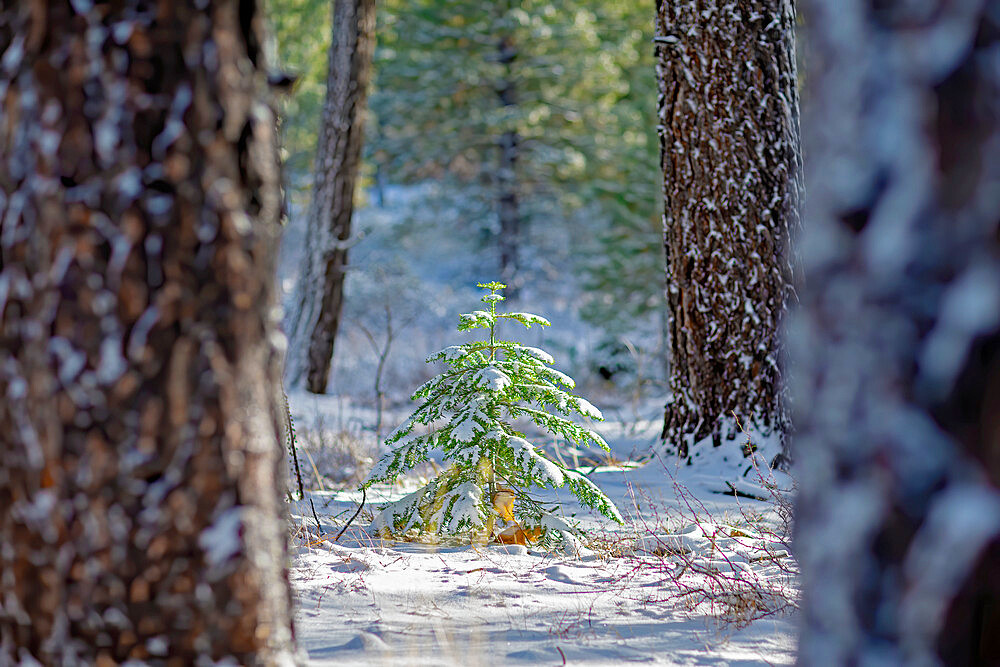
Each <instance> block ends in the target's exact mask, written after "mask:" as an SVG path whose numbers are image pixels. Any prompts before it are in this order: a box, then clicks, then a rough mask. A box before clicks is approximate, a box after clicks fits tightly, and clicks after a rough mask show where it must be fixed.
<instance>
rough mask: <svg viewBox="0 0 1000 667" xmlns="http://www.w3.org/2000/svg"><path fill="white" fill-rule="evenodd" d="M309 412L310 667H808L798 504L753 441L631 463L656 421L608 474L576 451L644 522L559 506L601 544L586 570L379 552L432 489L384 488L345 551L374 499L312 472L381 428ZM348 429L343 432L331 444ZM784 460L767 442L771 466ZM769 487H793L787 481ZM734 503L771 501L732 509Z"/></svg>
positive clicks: (305, 440)
mask: <svg viewBox="0 0 1000 667" xmlns="http://www.w3.org/2000/svg"><path fill="white" fill-rule="evenodd" d="M291 404H292V412H293V415H294V416H295V418H296V427H297V429H298V431H299V435H300V437H299V443H300V445H299V447H300V449H301V450H302V451H300V458H302V460H301V461H300V464H301V466H302V467H303V468H304V469H305V470H306V471H307V474H306V478H307V486H308V487H312V488H313V490H311V491H309V492H308V493H307V497H306V500H304V501H299V502H296V503H294V505H293V522H294V525H295V526H296V530H295V534H294V537H293V549H292V550H293V561H292V570H291V579H292V585H293V587H294V591H295V596H296V603H297V612H296V633H297V636H298V641H299V644H300V646H301V647H302V648H303V649H304V650H305V651H306V652H307V653H308V658H309V664H313V665H324V664H330V665H463V666H475V665H500V664H503V665H509V664H532V665H562V664H569V665H574V664H580V665H584V664H585V665H602V664H607V665H611V664H620V663H623V662H640V663H649V664H669V665H710V664H711V665H778V664H791V663H792V662H794V656H795V628H794V607H795V599H796V595H797V593H796V583H795V566H794V562H793V561H792V559H791V558H790V556H789V555H788V549H787V544H786V542H787V540H786V538H785V526H784V525H783V515H784V511H783V508H782V501H781V498H782V497H783V496H782V494H780V493H776V492H775V491H774V488H773V486H768V484H767V483H765V482H764V480H763V478H762V475H760V473H759V468H756V467H754V466H753V465H751V463H752V462H751V459H747V458H744V457H743V455H742V453H741V448H742V447H743V445H744V444H745V443H746V441H747V437H746V436H744V435H742V434H741V435H739V436H738V437H737V438H736V439H735V440H730V441H724V442H723V444H722V445H721V446H720V447H718V448H713V447H712V446H711V444H709V443H705V444H703V445H698V447H697V449H698V450H699V454H698V456H696V457H694V462H693V464H692V465H682V466H678V465H676V464H675V463H674V462H673V461H670V462H664V461H663V460H662V459H660V458H658V457H652V458H651V459H649V460H648V461H646V462H644V463H641V464H639V463H638V462H634V461H630V459H635V458H637V455H636V452H637V451H642V449H643V448H644V445H648V443H650V442H652V441H653V440H655V438H656V435H657V432H658V430H659V421H658V416H659V413H658V411H657V410H656V408H655V406H651V409H650V410H647V412H648V413H649V414H648V419H646V420H641V419H640V420H638V421H631V422H630V423H629V424H628V426H626V425H625V424H624V423H623V422H615V421H608V422H604V423H602V424H598V425H597V430H599V431H600V432H601V433H602V435H603V436H604V437H605V438H606V439H607V440H608V442H609V443H610V444H611V446H612V452H611V455H610V456H607V455H604V456H603V458H602V459H596V460H595V459H587V458H586V455H585V454H583V453H580V452H576V453H575V454H576V458H575V459H572V461H573V463H575V464H579V466H578V467H577V469H578V470H581V471H583V472H585V473H590V478H591V479H592V480H593V481H594V482H595V483H596V484H598V485H599V486H600V487H601V489H602V490H603V491H604V492H605V493H606V494H607V495H608V496H609V497H610V498H612V499H613V500H614V501H615V502H616V504H617V505H618V507H619V509H620V510H621V512H622V514H623V515H624V516H625V518H626V522H625V525H623V526H616V525H609V524H608V522H607V521H604V520H601V519H599V518H598V517H595V516H593V515H590V514H587V513H586V512H585V511H584V510H583V509H581V508H580V506H579V505H577V504H575V503H573V502H570V500H569V499H570V498H572V496H568V494H565V493H564V494H562V497H559V494H558V493H556V492H547V496H546V497H547V498H548V499H557V498H558V500H560V501H562V502H563V503H564V510H565V511H566V512H567V513H576V519H577V520H579V521H580V522H581V525H582V526H583V527H584V530H585V538H584V540H583V542H584V544H583V545H582V546H581V548H579V549H578V550H576V551H574V552H572V553H570V552H565V551H563V552H550V551H545V550H536V549H533V548H526V547H524V546H520V545H500V544H484V545H442V544H438V545H430V544H421V543H413V542H395V541H386V540H382V539H380V538H378V537H377V536H376V535H375V533H374V532H373V531H372V530H370V528H369V526H368V524H369V523H370V521H371V516H372V515H371V512H370V509H372V508H374V507H377V505H378V504H379V502H381V501H384V500H388V499H395V498H398V497H401V496H402V495H403V494H405V493H407V492H409V491H412V490H413V489H415V488H416V486H417V485H418V484H420V483H422V482H421V479H420V478H419V477H415V478H411V479H407V480H403V481H402V482H401V483H400V484H398V485H397V486H395V487H392V488H388V487H381V488H379V487H376V488H374V489H372V491H371V492H370V493H369V496H368V498H367V501H368V502H367V504H366V505H365V508H364V510H363V511H362V513H361V514H360V515H359V516H358V518H357V519H356V520H355V522H354V523H353V524H352V525H351V526H350V527H349V529H348V530H347V531H346V533H344V534H343V535H342V536H341V537H340V538H339V539H335V538H336V537H337V534H338V533H339V532H340V530H341V527H342V526H343V525H344V524H345V522H346V521H347V519H348V518H349V517H350V516H351V515H352V514H353V513H354V512H355V510H356V509H357V507H358V503H359V502H360V500H361V494H360V493H359V492H358V491H356V490H354V489H355V484H356V480H346V479H345V480H342V481H341V483H339V484H337V483H335V482H331V480H330V479H329V478H325V481H324V478H323V477H322V476H317V475H316V474H310V472H318V470H319V469H322V468H323V467H324V465H325V464H324V462H326V464H329V463H330V457H331V456H332V455H333V454H335V452H333V451H332V448H331V447H330V446H329V445H328V444H324V443H329V442H331V441H332V440H331V439H332V438H339V442H341V443H343V442H344V439H345V437H347V438H348V439H350V431H351V429H350V428H347V429H345V428H343V426H344V424H345V423H347V422H349V421H350V419H348V420H346V421H345V419H344V414H345V413H346V414H351V415H355V417H356V419H357V421H358V422H361V421H368V420H369V419H370V415H361V416H357V411H356V410H354V409H352V408H351V407H350V406H347V408H346V409H345V407H344V401H343V399H337V398H336V397H314V396H308V397H306V396H300V395H293V396H292V397H291ZM334 422H336V423H337V425H338V428H337V429H329V428H328V425H329V424H332V423H334ZM369 423H370V422H369ZM360 435H361V434H360V433H355V436H356V437H355V442H361V441H362V440H363V438H361V437H360ZM372 443H374V439H372ZM373 446H374V445H372V447H373ZM770 449H771V447H770V446H768V445H767V443H766V442H765V444H764V445H763V446H761V448H760V450H759V454H760V456H758V457H757V460H758V461H763V460H765V458H766V457H767V456H768V455H769V454H770V453H771V452H770V451H769V450H770ZM371 453H372V454H375V452H371ZM561 454H562V455H563V456H566V457H572V456H573V455H574V453H573V452H568V453H567V452H563V453H561ZM702 454H704V456H702ZM349 455H350V456H352V457H355V458H358V457H361V458H363V457H364V452H360V451H357V450H355V451H352V452H349ZM317 461H319V463H317ZM341 467H343V466H342V464H341ZM348 472H350V471H349V470H348ZM430 472H431V471H430V470H427V471H425V473H428V474H429V473H430ZM359 474H360V473H359ZM754 480H756V481H754ZM727 482H728V484H727ZM769 482H770V483H776V484H777V487H778V488H780V487H782V486H787V485H789V480H788V478H787V477H784V476H782V475H780V474H779V475H778V479H775V478H774V477H773V476H771V477H769ZM730 484H731V485H732V487H730V486H729V485H730ZM332 486H339V487H340V488H342V489H345V490H335V489H334V488H331V487H332ZM731 488H737V489H739V490H740V492H741V493H742V494H745V496H758V497H760V498H764V500H756V499H753V498H749V497H734V496H733V495H722V494H721V493H720V492H721V491H725V490H727V489H731ZM310 500H311V501H312V503H311V505H310V502H309V501H310ZM313 507H314V508H315V517H314V513H313ZM317 520H318V524H319V525H318V526H317Z"/></svg>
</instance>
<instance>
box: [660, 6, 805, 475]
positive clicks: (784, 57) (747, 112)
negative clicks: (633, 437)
mask: <svg viewBox="0 0 1000 667" xmlns="http://www.w3.org/2000/svg"><path fill="white" fill-rule="evenodd" d="M794 26H795V10H794V4H793V2H792V0H750V1H744V2H733V1H732V0H708V1H704V0H701V1H697V2H696V1H695V0H658V2H657V22H656V28H657V32H656V38H655V42H656V48H657V73H658V79H659V84H660V97H659V119H660V127H659V132H660V145H661V154H660V155H661V166H662V169H663V179H664V187H663V194H664V200H665V211H664V219H663V225H664V244H665V247H666V258H667V260H666V262H667V264H666V272H667V301H668V305H669V311H670V322H669V333H670V391H671V395H672V398H671V400H670V402H669V403H668V404H667V406H666V410H665V415H664V427H663V434H662V440H663V442H664V445H665V446H666V447H667V448H668V449H669V450H670V451H674V452H677V453H679V454H680V455H682V456H684V455H686V454H687V453H688V450H689V448H690V446H691V445H693V444H694V443H696V442H698V441H699V440H701V439H703V438H705V437H706V436H710V435H711V436H713V439H714V442H715V444H719V443H720V442H721V439H722V438H723V437H728V438H732V437H733V436H734V435H735V433H734V426H735V424H734V421H733V419H732V414H733V413H735V414H736V416H737V417H738V418H739V419H740V420H741V421H742V422H743V423H748V422H749V423H752V424H753V425H754V426H756V427H757V429H758V430H760V431H762V432H764V433H767V432H769V431H772V430H776V431H778V432H784V429H785V427H786V423H787V418H786V414H785V407H784V405H783V399H782V394H783V391H782V370H781V366H782V363H781V356H782V345H781V336H780V332H779V323H780V321H781V319H782V317H783V314H784V312H785V309H786V306H787V304H788V302H789V300H790V299H791V298H792V294H793V291H792V289H791V282H790V281H791V275H792V270H791V262H790V258H789V252H788V248H787V246H788V237H789V231H790V230H792V229H794V228H796V227H797V226H798V224H799V217H798V216H799V214H798V206H799V199H800V156H799V136H798V94H797V91H796V66H795V65H796V63H795V39H794Z"/></svg>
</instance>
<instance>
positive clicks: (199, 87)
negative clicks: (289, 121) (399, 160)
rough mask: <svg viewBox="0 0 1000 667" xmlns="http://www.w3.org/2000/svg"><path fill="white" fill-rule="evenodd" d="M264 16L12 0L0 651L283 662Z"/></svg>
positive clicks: (3, 123) (7, 55) (271, 156)
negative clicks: (17, 0) (263, 97)
mask: <svg viewBox="0 0 1000 667" xmlns="http://www.w3.org/2000/svg"><path fill="white" fill-rule="evenodd" d="M262 20H263V19H262V15H261V12H260V8H259V6H258V5H257V4H256V3H254V2H252V1H247V0H240V1H239V2H237V1H236V0H205V1H202V2H195V1H193V0H175V1H174V2H170V3H159V4H157V5H153V6H149V4H148V3H146V2H139V1H138V0H126V1H124V2H120V3H115V4H113V5H112V4H107V3H89V2H87V3H85V2H74V3H69V2H59V3H56V2H42V1H31V2H22V3H16V4H13V5H5V7H4V9H3V10H2V11H0V53H2V55H0V396H2V400H0V434H2V435H0V452H2V456H0V663H2V664H5V665H7V664H37V663H36V662H35V661H40V662H41V663H42V664H60V665H62V664H67V665H68V664H113V663H119V662H123V661H126V660H129V659H132V660H136V661H141V662H147V663H162V662H165V661H166V660H167V659H168V657H169V659H171V660H174V661H178V662H184V663H190V664H194V663H196V662H205V661H226V660H228V661H230V662H234V663H239V664H278V663H283V662H288V661H290V660H292V656H293V645H292V641H293V638H292V627H291V623H292V614H291V604H290V594H289V589H288V586H287V574H286V572H285V558H286V553H285V551H286V549H285V538H286V529H285V523H284V521H282V516H283V508H284V506H283V503H282V502H281V499H280V493H282V492H283V490H284V484H283V478H282V474H283V471H284V467H285V466H284V460H283V456H282V448H281V444H280V442H279V437H280V433H281V419H282V416H281V412H280V407H279V405H278V403H277V401H276V397H277V396H278V395H280V391H279V389H278V387H279V385H278V384H277V383H278V382H279V381H280V365H281V364H280V354H279V351H278V349H277V348H276V346H275V341H276V339H275V336H276V322H274V321H273V320H274V312H275V311H274V290H273V286H272V283H273V275H274V247H275V245H276V241H277V238H276V237H277V234H278V232H279V229H280V228H279V226H278V223H277V218H278V215H279V211H280V197H279V190H278V185H279V184H278V170H277V155H276V153H275V150H274V147H275V143H274V141H273V130H274V120H273V115H272V114H271V112H270V109H269V108H268V106H267V105H266V104H264V103H262V102H261V101H260V99H261V98H260V93H261V92H262V90H263V88H264V85H265V78H266V77H265V73H264V69H263V63H262V62H261V60H262V55H261V51H260V44H261V42H262V40H261V36H262Z"/></svg>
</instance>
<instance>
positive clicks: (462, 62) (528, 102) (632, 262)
mask: <svg viewBox="0 0 1000 667" xmlns="http://www.w3.org/2000/svg"><path fill="white" fill-rule="evenodd" d="M330 4H331V3H330V1H329V0H325V1H324V0H271V2H270V3H269V8H270V15H271V21H272V27H273V30H274V33H275V35H276V37H277V43H278V54H279V61H280V63H281V64H282V66H284V67H285V68H287V69H289V70H291V71H293V72H295V73H297V74H299V75H300V80H299V83H298V84H297V86H296V89H295V93H294V95H292V96H291V97H290V98H289V99H288V100H287V101H286V102H285V108H284V109H283V111H284V125H283V137H284V151H285V158H286V169H287V171H288V174H289V180H290V181H291V182H292V183H293V190H294V189H296V187H294V186H297V187H298V188H299V189H303V188H307V187H308V186H309V185H310V184H311V162H312V158H313V154H314V152H315V141H316V134H317V128H318V123H319V118H320V112H321V109H322V104H323V95H324V81H325V74H326V62H327V53H326V50H327V48H328V46H329V39H330V27H329V20H330V19H329V17H330ZM654 15H655V8H654V2H653V0H636V1H633V0H629V1H627V2H625V1H622V0H550V1H541V0H517V1H516V0H380V2H379V5H378V27H377V47H376V55H375V83H374V90H373V91H372V95H371V97H370V100H369V101H370V117H369V121H368V125H367V128H366V140H365V154H366V161H367V163H368V173H369V174H370V173H371V170H372V169H373V168H375V167H378V169H379V171H380V175H381V177H382V178H384V180H385V181H387V182H389V183H395V184H407V183H418V182H422V181H426V180H429V179H433V180H437V181H439V182H445V183H448V184H449V189H450V190H452V191H453V192H455V193H456V199H458V200H462V206H464V207H465V208H466V210H467V211H468V212H469V213H468V217H469V218H470V219H475V220H477V222H478V223H480V224H484V223H485V224H487V225H488V224H489V219H490V218H491V217H492V212H493V200H492V198H493V197H494V196H495V189H494V184H495V179H496V170H497V168H498V163H499V148H498V147H497V142H498V138H499V137H500V136H501V135H502V134H503V133H504V132H507V131H516V132H517V133H518V135H519V137H520V140H521V143H520V155H519V161H518V174H517V179H518V190H519V195H520V199H521V206H522V210H521V212H522V215H523V217H524V220H525V222H526V223H527V226H528V228H529V229H534V230H535V231H534V232H531V233H529V235H528V237H527V238H528V242H529V243H530V242H531V240H532V236H533V235H537V234H543V233H544V230H545V229H546V228H551V227H552V226H561V227H562V228H563V229H564V230H565V231H566V232H567V234H568V236H569V237H570V238H572V239H573V240H574V243H576V244H577V247H575V248H574V249H573V250H574V256H575V257H576V258H577V259H578V262H577V264H578V265H577V266H576V269H577V270H578V272H579V274H580V276H581V278H582V284H583V285H584V287H585V290H584V298H583V313H584V315H585V316H586V317H588V318H589V319H591V320H592V321H594V322H600V323H602V324H603V325H604V326H606V327H608V329H609V330H611V331H625V330H628V329H630V328H631V327H632V326H633V324H634V320H635V319H636V318H643V317H646V316H648V315H650V314H651V313H652V312H653V311H654V310H655V309H657V308H660V307H662V301H663V300H662V296H661V291H662V281H663V278H662V276H663V262H662V258H661V252H662V250H661V229H660V212H661V210H662V197H661V194H660V193H661V189H660V188H661V185H660V171H659V167H658V143H657V137H656V81H655V71H654V59H653V43H652V35H653V17H654ZM501 39H507V40H509V41H510V42H511V43H512V44H513V46H514V48H515V49H516V51H517V55H516V58H515V59H514V61H513V63H512V64H511V65H510V68H509V70H505V66H504V64H503V63H502V62H500V58H499V57H498V55H499V44H500V41H501ZM508 77H509V80H510V81H511V82H512V83H513V84H514V88H515V93H514V95H515V99H516V104H515V105H512V106H503V105H502V104H501V103H500V99H499V96H498V87H499V86H501V85H502V84H503V81H505V80H508ZM473 233H480V234H482V232H481V231H479V232H475V231H474V232H473Z"/></svg>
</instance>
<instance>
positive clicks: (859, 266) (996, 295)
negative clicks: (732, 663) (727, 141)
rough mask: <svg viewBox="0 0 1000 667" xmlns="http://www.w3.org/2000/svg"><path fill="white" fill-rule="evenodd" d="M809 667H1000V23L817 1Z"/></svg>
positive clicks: (808, 316)
mask: <svg viewBox="0 0 1000 667" xmlns="http://www.w3.org/2000/svg"><path fill="white" fill-rule="evenodd" d="M803 11H804V14H805V21H804V23H805V25H806V27H807V30H808V33H807V35H806V39H805V40H804V44H806V45H808V47H809V51H808V52H807V54H806V60H805V61H806V62H807V63H809V66H810V67H809V71H808V73H807V76H806V81H807V86H808V92H809V94H808V96H806V97H805V99H808V100H809V103H808V105H807V108H806V110H805V113H804V115H803V118H804V119H805V121H806V122H804V123H803V127H804V128H805V129H806V133H805V135H806V155H807V156H808V158H809V159H808V160H807V162H806V169H807V178H806V181H807V186H808V192H809V206H808V207H807V209H806V210H807V219H806V220H805V224H804V231H803V236H802V239H801V242H800V244H799V247H800V248H801V250H800V252H801V253H802V261H803V265H804V266H803V273H804V275H805V281H804V285H803V287H802V289H801V290H800V295H801V308H799V309H796V312H795V315H794V316H793V318H792V319H791V321H790V323H789V331H790V337H789V351H790V357H791V363H790V364H789V368H791V369H793V371H794V375H793V381H794V383H793V385H792V386H793V387H794V388H795V393H794V394H793V405H794V422H795V436H794V440H793V451H794V453H795V458H796V465H797V476H798V481H799V493H798V497H797V508H796V533H797V534H796V550H797V555H798V560H799V563H800V565H801V569H802V624H801V628H802V635H801V639H800V642H799V647H800V655H799V662H800V664H802V665H830V664H838V665H845V664H859V665H860V664H876V663H878V664H887V665H888V664H896V665H904V664H905V665H931V664H944V665H996V664H1000V641H998V634H997V629H998V628H1000V420H998V416H1000V196H998V195H1000V79H998V77H997V72H998V69H997V65H996V63H997V61H996V57H997V53H1000V16H998V13H997V6H996V4H995V3H971V4H968V5H959V4H940V5H936V6H935V7H934V9H933V11H928V8H927V7H920V6H917V5H910V4H906V3H897V4H893V3H890V4H885V3H882V2H874V1H871V0H858V1H852V2H841V1H839V0H809V2H804V3H803Z"/></svg>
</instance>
